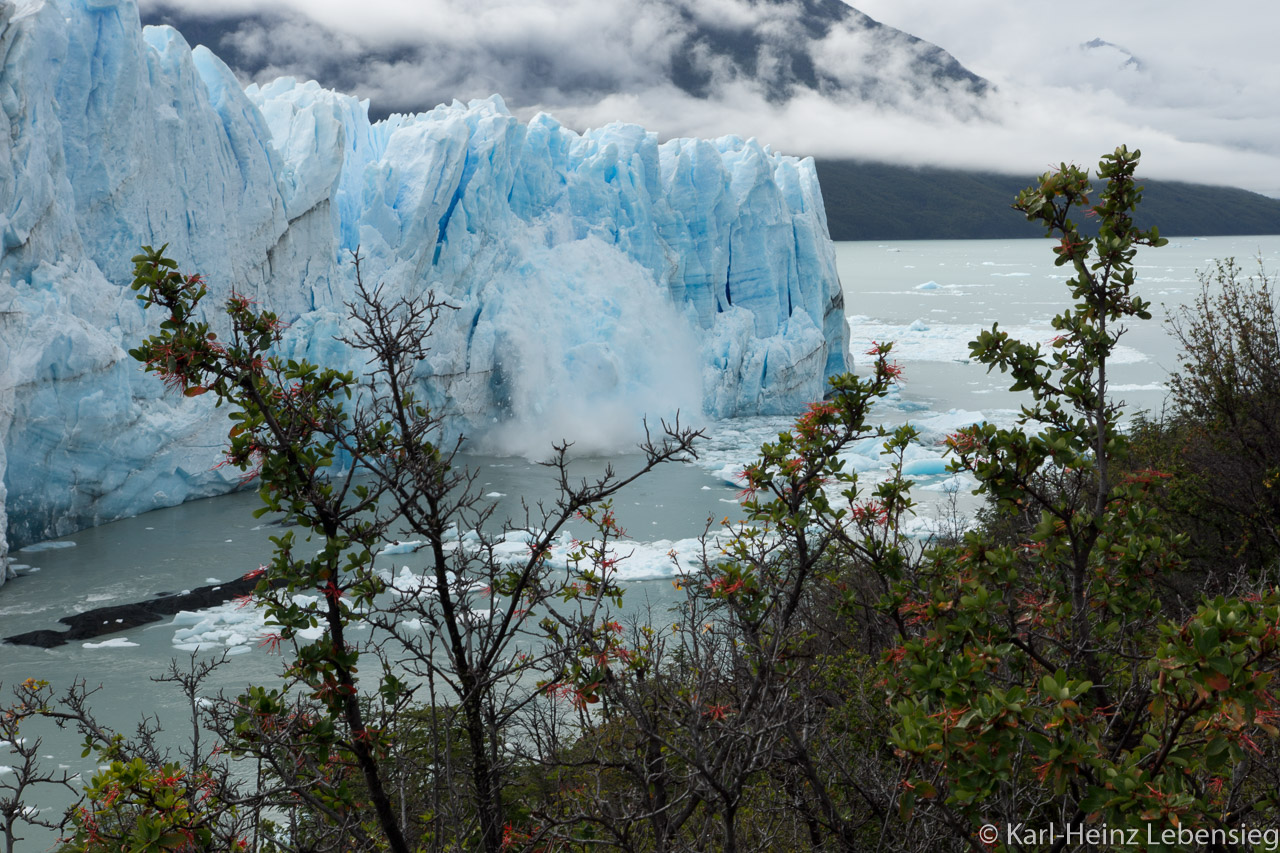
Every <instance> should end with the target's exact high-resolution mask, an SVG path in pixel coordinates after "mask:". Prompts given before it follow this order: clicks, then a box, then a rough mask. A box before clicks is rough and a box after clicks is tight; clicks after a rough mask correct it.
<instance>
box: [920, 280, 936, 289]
mask: <svg viewBox="0 0 1280 853" xmlns="http://www.w3.org/2000/svg"><path fill="white" fill-rule="evenodd" d="M939 287H941V285H940V284H938V283H937V282H936V281H926V282H925V283H924V284H917V285H916V290H937V289H938V288H939Z"/></svg>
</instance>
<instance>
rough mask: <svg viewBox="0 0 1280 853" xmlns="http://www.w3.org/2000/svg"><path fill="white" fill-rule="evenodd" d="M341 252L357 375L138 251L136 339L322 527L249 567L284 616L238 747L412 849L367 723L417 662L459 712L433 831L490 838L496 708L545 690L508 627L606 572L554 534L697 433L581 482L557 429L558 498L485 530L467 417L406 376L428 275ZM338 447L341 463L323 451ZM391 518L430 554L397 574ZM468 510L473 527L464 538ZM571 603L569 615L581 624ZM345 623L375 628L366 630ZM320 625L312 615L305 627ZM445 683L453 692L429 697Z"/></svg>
mask: <svg viewBox="0 0 1280 853" xmlns="http://www.w3.org/2000/svg"><path fill="white" fill-rule="evenodd" d="M354 262H355V265H356V284H355V288H356V299H355V301H354V302H353V303H351V304H350V305H349V306H348V307H349V309H350V311H351V316H352V320H353V323H352V327H353V331H352V332H351V334H350V336H349V337H346V338H344V339H343V341H344V342H345V343H347V344H348V345H349V346H351V347H353V348H354V349H355V350H356V351H358V352H360V353H362V354H364V355H365V356H366V357H367V359H368V363H369V371H368V373H367V374H366V375H365V376H364V377H362V378H361V380H360V381H359V382H358V381H357V378H356V377H355V376H354V375H353V374H351V373H344V372H339V371H336V370H332V369H323V368H320V367H318V366H316V365H312V364H309V363H307V362H304V361H295V360H285V359H282V358H280V357H279V356H277V355H275V354H274V353H273V348H274V347H275V346H276V345H277V344H278V343H279V342H280V340H281V335H282V332H283V328H284V324H283V323H282V322H281V320H280V319H279V317H278V316H277V315H276V314H274V313H273V312H271V311H267V310H261V309H259V308H257V307H256V306H254V305H253V303H252V302H251V301H250V300H249V299H248V298H247V297H244V296H242V295H240V294H237V293H234V292H233V293H232V294H231V296H230V297H229V298H228V300H227V301H226V303H225V310H226V312H227V315H228V317H229V320H230V332H229V336H228V337H227V338H226V339H225V340H224V339H221V338H220V337H219V336H218V335H217V334H216V333H215V332H214V331H213V330H212V328H211V326H210V324H209V323H208V322H207V321H205V320H202V319H199V310H200V303H201V301H202V300H203V298H204V297H205V296H206V295H207V287H206V285H205V283H204V282H203V281H202V280H201V278H200V277H199V276H198V275H183V274H181V273H179V272H178V271H177V265H176V264H175V263H174V262H173V261H172V260H170V259H168V258H166V257H165V256H164V247H161V248H160V249H159V250H155V249H151V248H150V247H144V249H143V253H142V254H140V255H138V256H137V257H136V258H134V263H135V280H134V284H133V288H134V289H135V290H136V291H138V292H139V298H140V299H141V300H142V302H143V303H144V305H146V306H148V307H150V306H157V307H159V308H161V309H162V310H163V311H164V312H165V313H166V314H167V319H165V320H164V321H163V322H162V323H161V324H160V331H159V332H158V334H156V335H153V336H151V337H150V338H148V339H147V340H146V341H145V342H143V344H142V345H141V346H140V347H138V348H137V349H135V350H133V351H132V353H131V354H132V355H133V356H134V357H135V358H137V359H138V360H139V361H141V362H143V363H144V364H145V365H146V367H147V369H148V370H150V371H152V372H155V373H157V374H159V375H160V376H162V377H163V378H164V379H165V381H166V382H167V383H168V384H170V385H171V386H172V387H174V388H176V389H180V390H181V391H182V392H183V393H184V394H185V395H187V396H198V395H201V394H205V393H208V392H212V393H213V394H214V395H215V396H216V398H217V403H218V405H222V404H224V403H226V404H228V405H229V406H230V407H231V408H232V409H233V411H232V413H231V415H230V418H231V421H232V424H233V425H232V427H231V431H230V434H229V442H230V444H229V449H228V451H227V461H228V462H229V463H230V464H232V465H235V466H236V467H239V468H240V469H242V470H245V471H246V472H248V476H249V477H250V478H256V479H257V481H258V483H259V488H258V492H259V494H260V495H261V497H262V500H263V507H262V509H260V510H259V511H258V514H259V515H261V514H263V513H266V512H279V513H284V514H286V515H287V517H289V518H290V519H292V520H293V521H295V522H296V523H297V524H298V525H299V526H300V527H301V528H303V530H304V531H305V532H306V538H307V540H313V539H314V540H315V543H316V544H318V546H319V548H318V550H316V544H312V545H306V546H304V545H303V542H301V541H299V539H298V536H297V534H295V533H294V532H292V531H291V532H288V533H285V534H284V535H282V536H280V537H276V538H274V539H273V541H274V543H275V545H276V551H275V555H274V557H273V559H272V561H271V563H270V564H269V565H268V566H265V567H263V569H262V570H260V572H259V574H260V580H259V583H258V586H257V589H256V592H255V597H256V599H257V601H258V602H259V603H260V604H261V605H262V606H263V607H265V609H266V612H267V615H268V621H269V624H272V625H275V626H277V631H276V632H275V633H274V634H273V635H272V636H271V637H270V638H269V642H270V643H272V644H273V645H277V647H282V648H289V649H290V654H289V659H288V663H287V666H286V670H285V672H286V676H287V682H288V684H289V687H288V688H286V689H266V688H253V689H251V690H250V691H249V692H248V693H246V694H245V695H243V696H241V697H240V698H239V699H238V700H237V701H236V703H235V704H234V705H233V708H232V712H231V713H230V714H229V715H225V716H224V717H223V733H224V735H225V736H226V737H227V740H228V746H229V748H230V749H231V750H232V751H233V752H235V753H238V754H242V755H248V756H252V757H254V758H256V759H258V760H261V761H262V762H264V763H265V764H266V765H267V767H268V768H270V771H271V773H270V776H271V779H272V780H273V782H274V787H272V788H270V789H269V790H268V791H267V793H266V795H265V802H268V803H270V804H275V805H279V804H282V803H288V804H290V805H292V803H290V801H291V800H301V801H302V802H303V803H304V804H305V805H306V807H308V808H309V809H310V810H311V812H312V814H313V815H317V816H320V817H321V818H322V820H321V824H320V825H326V826H328V827H330V828H331V832H333V833H338V834H340V835H342V836H344V837H345V838H344V841H343V843H344V844H350V843H355V844H357V845H358V846H360V847H362V848H372V847H375V846H378V844H379V843H380V842H379V841H378V840H377V839H376V838H375V837H374V835H372V834H371V833H370V831H369V829H368V828H367V827H368V822H367V818H368V817H369V812H372V816H373V817H374V818H375V820H376V826H377V827H378V829H379V832H380V834H381V836H382V837H383V838H385V840H386V842H387V844H388V845H389V846H390V849H392V850H397V851H407V850H408V849H410V843H411V839H412V836H413V834H415V833H416V834H421V833H423V832H424V831H427V830H431V829H432V828H430V827H423V826H418V825H413V826H410V825H408V824H410V823H411V822H412V821H410V820H409V817H408V816H407V815H405V813H404V811H403V810H402V809H397V808H396V802H395V800H396V796H397V795H396V793H395V791H394V790H393V789H392V788H391V787H389V785H388V769H387V759H388V756H390V755H391V754H392V753H393V752H394V744H393V742H392V740H393V736H394V732H395V730H394V726H391V725H388V726H382V725H371V723H370V719H369V716H368V713H369V708H370V705H369V701H370V700H372V699H374V698H377V699H379V700H380V701H381V702H382V703H383V704H384V706H385V707H389V708H392V709H401V708H404V707H406V706H407V704H408V703H409V701H410V697H411V696H412V695H414V694H415V693H416V692H417V691H418V690H419V689H420V688H421V687H422V686H423V682H425V684H426V686H427V688H428V691H429V692H430V699H431V703H432V709H433V713H432V714H431V715H429V718H430V719H432V720H434V719H435V712H436V711H441V712H443V713H444V714H445V715H446V716H451V715H452V714H454V713H458V714H460V728H461V729H462V730H463V731H465V735H466V741H467V744H466V746H467V750H466V755H467V762H468V764H469V767H468V776H469V780H470V792H469V796H467V797H466V798H464V799H465V802H467V803H468V805H469V808H468V809H467V810H465V811H464V812H463V813H462V814H461V815H459V816H458V818H459V820H460V821H461V823H459V824H456V825H453V826H450V827H448V832H446V833H444V834H445V835H446V836H447V837H452V838H453V839H454V841H453V843H461V841H462V839H466V838H471V839H472V840H471V841H469V842H467V844H468V846H476V847H481V848H483V849H485V850H487V851H490V853H496V851H498V850H500V849H501V848H502V846H503V837H502V836H503V831H502V827H503V814H504V803H503V793H502V792H503V787H504V785H505V784H506V781H505V773H506V770H507V768H506V767H505V766H504V760H505V759H504V757H503V744H504V742H505V739H504V728H505V726H506V725H507V724H508V722H509V721H510V719H511V717H512V715H513V714H514V713H516V712H517V711H518V710H519V708H520V707H521V706H522V705H524V704H526V703H528V702H530V701H532V700H533V699H534V698H535V697H536V695H537V693H536V691H530V690H529V689H526V688H523V687H522V685H527V684H528V683H529V678H528V674H529V673H530V672H532V671H533V670H534V669H535V668H536V666H537V665H538V663H539V661H540V660H541V659H542V658H541V657H540V656H539V655H530V654H526V653H523V652H517V651H516V648H515V643H516V641H517V638H519V637H520V636H522V635H524V634H526V633H527V632H528V630H529V626H528V625H526V621H528V620H527V617H528V616H529V614H531V613H535V612H537V611H538V610H539V609H540V608H543V607H545V606H547V605H548V604H550V603H551V602H553V601H555V600H557V599H563V598H565V597H566V596H567V595H568V594H569V591H570V590H573V591H574V592H575V593H577V594H579V595H585V598H586V599H590V605H591V606H588V607H585V608H582V609H580V611H579V613H580V614H582V615H585V616H586V617H588V618H592V619H593V618H596V616H597V612H598V611H599V609H600V604H601V603H602V602H604V601H606V600H608V597H609V596H613V595H615V594H616V587H614V586H611V585H610V584H608V583H607V582H606V581H607V579H606V578H604V577H601V576H600V575H599V572H598V568H599V567H598V566H597V565H595V564H592V563H591V562H590V561H587V562H586V563H583V562H582V561H581V560H579V561H578V562H577V563H576V564H575V565H573V566H570V571H569V572H568V574H567V576H566V574H565V573H564V572H563V571H558V570H557V569H556V567H555V566H554V564H553V562H552V560H551V552H552V545H553V543H555V542H556V540H557V537H558V536H559V535H560V533H561V531H562V529H563V528H564V526H565V525H566V523H568V522H569V521H570V520H571V519H573V518H575V517H576V516H578V515H579V514H580V513H586V512H589V511H590V510H591V508H592V507H593V506H595V505H597V504H600V503H601V502H602V501H605V500H607V499H608V498H609V497H610V496H611V495H613V494H615V493H616V492H617V491H618V490H619V489H621V488H623V487H625V486H626V485H628V484H629V483H631V482H633V481H634V480H635V479H636V478H637V477H639V476H642V475H643V474H644V473H646V472H648V471H650V470H652V469H653V468H654V467H655V466H657V465H659V464H661V463H663V462H666V461H668V460H673V459H682V458H685V457H687V456H689V455H691V453H692V447H693V443H694V441H695V440H696V439H697V438H698V437H699V435H700V433H699V432H697V431H694V430H690V429H687V428H683V427H681V426H680V424H679V422H678V420H677V421H676V423H674V424H671V425H667V424H665V423H664V424H663V425H662V426H663V435H662V437H661V438H660V439H651V440H647V441H646V442H645V443H644V444H643V445H642V447H641V449H642V452H643V453H644V456H645V461H644V464H643V465H642V466H641V467H640V470H639V471H637V472H635V473H633V474H631V475H627V476H619V475H617V474H615V473H614V472H613V470H612V468H610V469H609V470H608V471H606V473H605V474H604V475H603V476H602V477H600V478H599V479H597V480H596V481H594V482H587V481H582V482H580V483H574V482H573V480H572V479H571V476H570V470H569V446H568V445H567V444H561V445H558V446H556V447H555V448H554V456H553V458H552V460H551V461H550V462H549V463H547V464H548V465H549V467H550V468H551V469H552V470H553V471H554V472H555V475H556V477H557V480H558V484H559V486H560V497H559V499H558V500H557V501H556V503H555V505H554V506H549V507H543V508H540V509H541V512H540V514H539V515H538V516H537V517H534V516H533V515H532V514H528V515H527V517H526V519H525V523H524V524H523V525H522V526H514V525H511V524H504V525H503V526H502V527H501V529H500V530H498V531H497V532H496V533H495V532H491V531H490V530H489V528H488V527H486V525H487V524H488V522H490V520H491V515H492V511H493V508H492V505H491V504H489V503H488V502H486V501H484V500H483V498H482V497H481V496H480V493H479V490H478V489H477V488H476V487H475V475H474V474H473V473H471V472H468V471H465V470H462V469H459V468H458V467H457V466H456V464H455V462H456V457H457V453H458V451H459V449H460V447H461V441H462V440H461V438H459V439H457V440H456V441H454V442H452V443H449V442H446V441H445V440H444V438H443V435H444V429H443V422H442V419H441V417H440V415H439V414H438V413H436V412H434V411H432V410H430V409H429V408H427V407H426V406H424V405H422V404H421V403H420V402H419V400H418V397H417V394H416V392H415V389H414V386H415V383H414V381H413V370H414V368H415V366H416V365H417V363H418V362H420V361H421V360H422V359H423V358H424V357H425V356H426V354H427V352H428V341H429V337H430V332H431V328H432V326H433V325H434V323H435V322H436V321H437V319H438V318H439V316H440V312H441V311H442V310H445V309H446V308H447V306H446V305H445V303H442V302H439V301H437V300H436V299H435V298H434V296H433V295H431V294H427V295H425V296H417V295H408V296H400V297H398V298H394V299H392V298H391V297H390V296H389V295H388V294H387V292H386V291H385V290H384V289H383V288H382V287H381V286H378V287H366V285H365V284H364V282H363V279H362V278H361V276H360V271H359V257H358V256H356V257H355V259H354ZM339 458H342V459H343V460H344V461H345V467H341V468H339V467H338V466H337V465H336V464H335V463H336V461H337V460H338V459H339ZM392 531H395V532H397V533H399V534H401V535H404V536H408V537H421V540H420V544H421V545H422V546H423V548H424V549H425V550H427V552H428V553H429V554H430V567H429V569H428V570H427V572H426V573H425V575H423V576H421V577H418V578H412V579H408V581H409V582H407V583H406V582H403V581H402V580H400V579H396V580H388V577H387V576H386V574H385V573H384V572H382V571H380V568H381V567H380V566H379V565H378V562H377V555H378V553H379V550H380V548H381V546H382V543H383V542H384V541H386V538H387V536H388V535H389V533H390V532H392ZM468 531H469V532H471V534H472V535H474V539H473V540H471V541H470V543H467V542H463V541H461V534H462V533H464V532H468ZM517 538H520V539H521V541H520V546H521V548H520V550H521V554H520V555H519V556H516V557H514V558H511V557H509V556H507V555H504V552H503V551H502V549H500V548H499V545H500V544H501V543H503V542H510V541H511V540H514V539H517ZM584 586H588V587H589V590H588V591H587V592H586V593H583V592H582V590H583V588H584ZM308 593H309V594H308ZM481 597H489V598H491V601H490V602H489V604H490V607H489V608H485V609H486V610H489V611H490V616H491V618H488V619H484V618H479V617H478V616H477V615H476V614H477V611H478V610H480V608H477V607H475V606H474V605H475V604H476V602H477V599H479V598H481ZM566 619H568V620H569V621H568V624H566V625H565V626H564V628H563V630H564V631H565V632H566V633H568V634H570V635H576V634H578V633H580V632H582V631H588V632H589V631H591V630H593V626H592V625H591V624H590V623H587V624H583V623H581V622H579V621H575V620H574V618H573V617H572V616H567V617H566ZM357 623H362V624H364V625H368V626H372V627H374V628H377V629H380V632H379V633H375V634H374V635H373V637H372V639H370V640H369V641H366V642H360V641H358V640H357V638H356V635H354V634H353V631H354V630H356V624H357ZM411 624H413V625H422V626H423V627H424V628H425V630H415V629H411V628H409V627H408V626H409V625H411ZM316 629H319V631H318V634H319V636H318V637H315V638H314V639H311V640H309V641H308V640H306V639H304V637H305V636H307V635H308V633H314V632H316ZM552 633H553V634H554V633H556V632H554V631H553V632H552ZM368 654H373V655H374V656H375V663H380V666H379V667H378V670H379V671H378V672H377V674H376V676H374V678H373V679H368V680H374V681H375V683H376V686H375V687H373V688H372V689H370V688H368V687H362V686H361V681H360V678H359V675H358V673H359V667H361V666H364V664H363V663H362V661H361V658H362V656H363V655H368ZM367 668H368V667H366V669H367ZM406 673H407V674H406ZM413 677H417V678H413ZM366 678H367V677H366ZM417 679H421V681H419V680H417ZM366 683H367V682H366ZM441 687H443V688H444V690H445V691H446V693H447V695H448V697H449V698H448V701H446V702H445V703H444V705H443V706H440V707H438V706H437V704H436V702H437V696H438V694H437V690H439V689H440V688H441ZM446 728H449V726H448V725H446ZM352 774H357V775H358V779H359V784H358V785H357V784H353V780H352V778H351V776H352ZM456 793H457V792H451V794H453V795H455V796H453V797H451V798H452V799H456ZM417 817H418V816H416V815H415V816H413V818H414V819H415V820H416V818H417ZM467 821H471V822H472V826H473V829H468V828H467V827H466V825H465V823H466V822H467ZM432 831H434V830H432Z"/></svg>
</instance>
